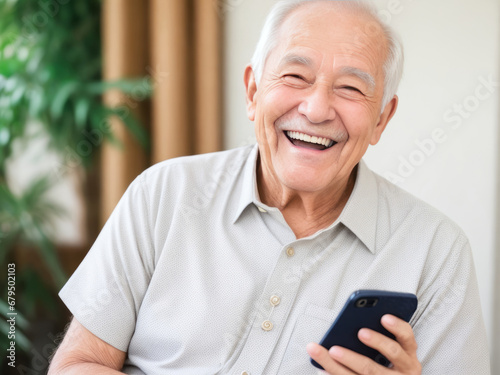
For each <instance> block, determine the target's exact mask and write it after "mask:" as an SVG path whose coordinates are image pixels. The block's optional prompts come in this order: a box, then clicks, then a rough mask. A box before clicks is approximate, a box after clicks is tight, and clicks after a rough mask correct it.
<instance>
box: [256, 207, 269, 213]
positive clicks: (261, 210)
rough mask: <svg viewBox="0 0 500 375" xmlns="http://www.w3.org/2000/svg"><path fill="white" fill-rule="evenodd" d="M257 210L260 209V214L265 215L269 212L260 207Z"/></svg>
mask: <svg viewBox="0 0 500 375" xmlns="http://www.w3.org/2000/svg"><path fill="white" fill-rule="evenodd" d="M257 208H258V209H259V211H260V212H263V213H266V212H267V211H266V210H264V209H263V208H262V207H260V206H257Z"/></svg>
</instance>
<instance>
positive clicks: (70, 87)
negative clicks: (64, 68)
mask: <svg viewBox="0 0 500 375" xmlns="http://www.w3.org/2000/svg"><path fill="white" fill-rule="evenodd" d="M78 86H79V83H78V82H67V83H64V84H63V85H61V87H60V88H59V90H58V91H57V93H56V95H55V96H54V99H53V100H52V105H51V107H50V111H51V115H52V116H53V117H55V118H56V119H58V118H60V117H61V116H62V114H63V110H64V105H65V104H66V102H67V101H68V99H69V97H70V96H71V95H72V94H74V93H75V92H76V90H77V89H78Z"/></svg>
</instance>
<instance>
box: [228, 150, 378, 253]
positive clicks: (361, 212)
mask: <svg viewBox="0 0 500 375" xmlns="http://www.w3.org/2000/svg"><path fill="white" fill-rule="evenodd" d="M258 156H259V148H258V145H257V144H256V145H255V146H254V147H253V148H252V150H251V152H250V154H249V155H248V158H247V160H246V162H245V164H244V166H243V178H242V186H241V190H240V191H241V195H240V199H239V202H238V205H237V209H236V213H235V216H234V219H233V222H236V221H237V220H238V218H239V217H240V216H241V214H242V213H243V211H244V210H245V209H246V208H247V207H248V206H249V205H250V204H254V205H255V206H257V208H260V209H264V210H268V209H270V207H268V206H266V205H265V204H264V203H262V202H260V199H259V192H258V189H257V160H258ZM377 206H378V191H377V182H376V179H375V175H374V173H373V172H372V171H371V170H370V169H369V168H368V166H367V165H366V163H365V162H364V161H363V160H361V161H360V162H359V164H358V168H357V175H356V183H355V185H354V189H353V191H352V193H351V196H350V197H349V200H348V201H347V204H346V206H345V207H344V209H343V211H342V213H341V214H340V216H339V218H338V219H337V220H336V221H335V223H333V224H332V225H331V226H330V228H331V227H334V226H336V224H338V223H339V222H341V223H342V224H344V225H345V226H346V227H347V228H349V230H350V231H351V232H353V233H354V235H356V237H358V238H359V239H360V240H361V242H363V244H364V245H365V246H366V247H367V248H368V250H369V251H370V252H372V253H375V243H376V242H375V241H376V229H377V211H378V210H377ZM330 228H328V229H330Z"/></svg>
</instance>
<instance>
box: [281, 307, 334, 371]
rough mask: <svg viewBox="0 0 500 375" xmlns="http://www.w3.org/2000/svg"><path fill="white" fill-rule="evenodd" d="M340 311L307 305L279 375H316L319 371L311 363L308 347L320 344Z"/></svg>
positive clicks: (295, 328)
mask: <svg viewBox="0 0 500 375" xmlns="http://www.w3.org/2000/svg"><path fill="white" fill-rule="evenodd" d="M337 314H338V311H336V310H331V309H326V308H324V307H320V306H317V305H314V304H309V305H307V308H306V311H305V313H304V314H302V315H300V316H299V317H298V319H297V321H296V322H295V326H294V328H293V332H292V336H291V337H290V341H289V342H288V346H287V348H286V351H285V355H284V356H283V361H282V362H281V365H280V368H279V371H278V374H279V375H297V374H301V375H309V374H311V375H316V374H317V373H318V369H317V368H316V367H314V366H313V365H312V364H311V362H310V357H309V356H308V355H307V352H306V346H307V344H308V343H310V342H312V341H314V342H319V341H320V340H321V339H322V338H323V336H324V335H325V333H326V332H327V331H328V329H329V328H330V326H331V324H332V322H333V321H334V320H335V316H336V315H337Z"/></svg>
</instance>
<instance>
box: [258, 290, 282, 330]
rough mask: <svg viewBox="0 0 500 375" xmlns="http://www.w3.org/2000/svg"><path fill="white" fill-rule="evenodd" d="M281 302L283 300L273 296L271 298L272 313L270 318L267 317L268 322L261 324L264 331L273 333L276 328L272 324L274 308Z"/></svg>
mask: <svg viewBox="0 0 500 375" xmlns="http://www.w3.org/2000/svg"><path fill="white" fill-rule="evenodd" d="M280 302H281V299H280V298H279V297H278V296H277V295H275V294H273V295H272V296H271V298H269V303H270V304H271V306H272V307H271V311H270V312H269V316H268V317H267V319H266V320H264V321H263V322H262V324H261V327H262V329H263V330H264V331H271V330H272V329H273V327H274V325H273V323H272V322H271V316H272V315H273V311H274V308H275V307H276V306H278V305H279V304H280Z"/></svg>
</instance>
